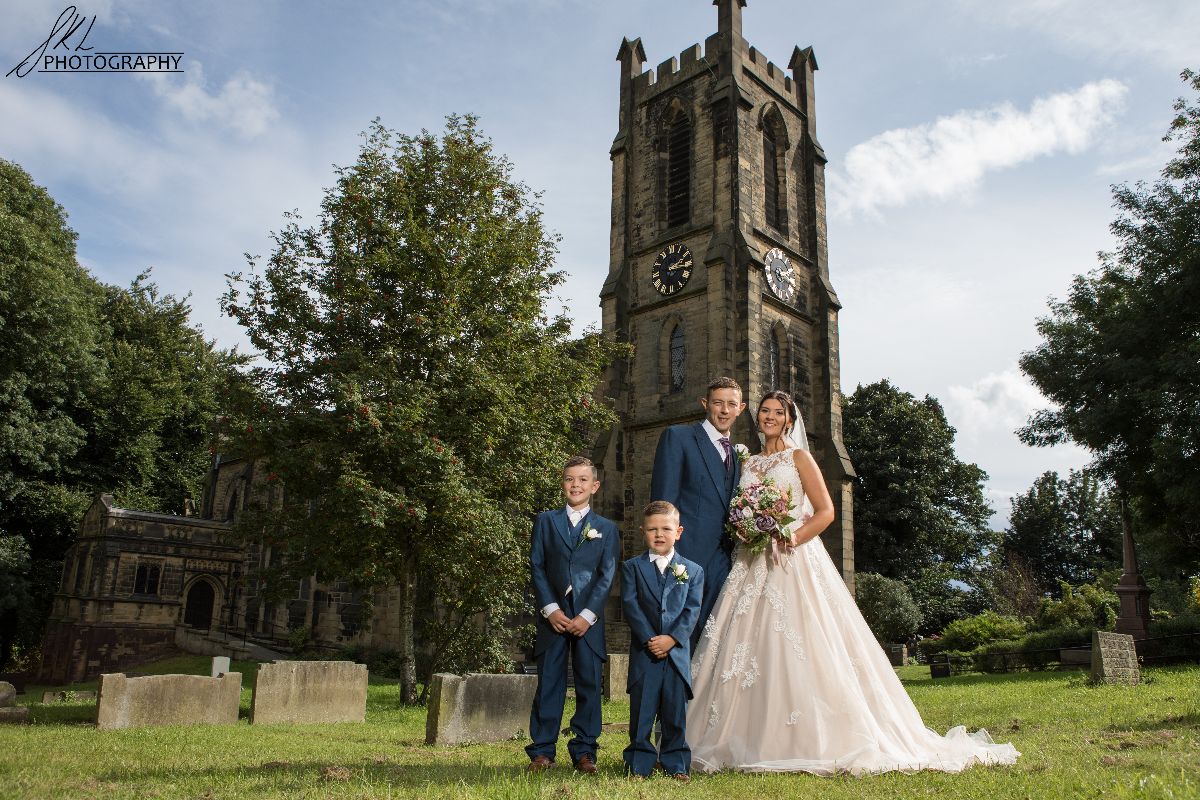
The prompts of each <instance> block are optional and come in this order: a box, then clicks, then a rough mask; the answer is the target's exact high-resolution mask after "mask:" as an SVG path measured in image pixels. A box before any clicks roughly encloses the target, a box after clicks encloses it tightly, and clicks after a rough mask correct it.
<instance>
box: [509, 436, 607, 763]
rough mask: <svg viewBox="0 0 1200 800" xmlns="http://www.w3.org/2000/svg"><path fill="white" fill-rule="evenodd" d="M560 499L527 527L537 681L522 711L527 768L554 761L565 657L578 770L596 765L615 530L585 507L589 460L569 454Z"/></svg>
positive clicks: (570, 748)
mask: <svg viewBox="0 0 1200 800" xmlns="http://www.w3.org/2000/svg"><path fill="white" fill-rule="evenodd" d="M562 487H563V495H564V496H565V497H566V501H567V503H566V506H565V507H563V508H557V509H554V510H552V511H543V512H542V513H541V514H539V515H538V518H537V522H535V523H534V526H533V546H532V548H531V550H530V556H529V561H530V569H531V572H532V577H533V591H534V595H535V597H536V598H537V600H536V602H537V610H538V617H539V618H538V620H537V640H536V641H535V643H534V655H535V656H536V658H537V668H538V686H537V694H535V695H534V698H533V708H532V709H531V710H530V712H529V735H530V738H532V739H533V741H532V743H530V744H529V746H528V747H526V748H525V752H526V753H528V754H529V766H528V767H527V769H528V771H529V772H541V771H542V770H544V769H546V768H548V767H551V766H553V765H554V757H555V750H556V748H557V745H558V731H559V728H560V727H561V726H562V715H563V703H564V702H565V701H566V696H567V657H568V655H569V656H570V660H571V666H572V669H573V671H574V673H575V716H573V717H571V731H572V733H573V734H574V736H573V737H572V738H571V740H570V742H568V743H567V752H568V753H570V755H571V762H572V763H573V764H574V765H575V769H577V770H579V771H580V772H585V773H594V772H595V771H596V739H597V738H598V737H599V736H600V725H601V718H600V703H601V676H602V672H603V669H604V661H605V660H606V659H607V658H608V652H607V650H606V649H605V645H604V606H605V604H606V603H607V602H608V592H609V589H610V588H612V582H613V576H614V574H615V573H616V571H617V558H618V553H619V552H620V548H621V541H620V538H621V534H620V532H619V531H618V530H617V526H616V524H615V523H613V522H612V521H611V520H607V519H605V518H604V517H602V516H600V515H599V514H597V513H595V512H593V511H592V510H591V502H592V495H594V494H596V492H597V491H598V490H599V489H600V480H599V473H598V472H597V470H596V467H595V466H593V464H592V462H591V461H589V460H588V459H586V458H583V457H582V456H576V457H574V458H572V459H571V460H570V461H568V462H567V464H566V466H565V467H564V468H563V477H562Z"/></svg>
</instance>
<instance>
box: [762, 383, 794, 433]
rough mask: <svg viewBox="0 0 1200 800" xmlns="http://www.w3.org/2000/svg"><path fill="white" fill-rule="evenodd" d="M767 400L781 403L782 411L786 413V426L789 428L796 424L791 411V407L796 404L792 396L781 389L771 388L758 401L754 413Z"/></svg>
mask: <svg viewBox="0 0 1200 800" xmlns="http://www.w3.org/2000/svg"><path fill="white" fill-rule="evenodd" d="M768 400H778V401H779V402H781V403H783V411H784V413H785V414H786V415H787V428H788V429H789V430H790V429H791V428H792V426H793V425H795V424H796V417H795V414H794V413H793V411H792V409H794V408H795V407H796V404H795V403H794V402H792V396H791V395H790V394H788V393H787V392H785V391H784V390H783V389H772V390H771V391H769V392H767V393H766V394H764V395H763V398H762V400H759V401H758V411H756V412H755V414H756V415H757V414H758V412H760V411H762V407H763V403H765V402H767V401H768Z"/></svg>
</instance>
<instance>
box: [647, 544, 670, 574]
mask: <svg viewBox="0 0 1200 800" xmlns="http://www.w3.org/2000/svg"><path fill="white" fill-rule="evenodd" d="M646 555H647V556H648V557H649V558H650V560H651V561H653V562H654V566H655V567H657V568H658V571H659V573H660V574H661V573H662V572H664V571H666V569H667V565H668V564H670V563H671V562H672V561H674V560H675V548H674V547H672V548H671V551H670V552H668V553H665V554H663V555H659V554H658V553H656V552H654V551H653V550H647V551H646ZM660 558H665V559H666V560H665V561H659V559H660Z"/></svg>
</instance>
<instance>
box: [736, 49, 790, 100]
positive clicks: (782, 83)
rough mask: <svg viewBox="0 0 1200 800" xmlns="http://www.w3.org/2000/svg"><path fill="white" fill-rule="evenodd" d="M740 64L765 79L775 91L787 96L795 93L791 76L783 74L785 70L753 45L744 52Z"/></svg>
mask: <svg viewBox="0 0 1200 800" xmlns="http://www.w3.org/2000/svg"><path fill="white" fill-rule="evenodd" d="M742 66H743V68H744V69H747V70H749V71H750V72H752V73H754V74H755V75H756V76H758V77H759V78H761V79H762V80H764V81H766V82H767V84H769V85H770V86H772V87H774V88H775V90H776V91H778V92H780V93H782V94H784V95H787V96H789V97H792V96H794V95H795V81H793V80H792V77H791V76H790V75H787V74H785V72H786V71H785V70H784V69H782V68H781V67H778V66H776V65H775V62H773V61H768V60H767V58H766V56H764V55H763V54H762V53H760V52H758V50H756V49H754V48H753V47H751V48H750V49H749V51H748V52H747V53H746V59H745V60H744V61H743V62H742Z"/></svg>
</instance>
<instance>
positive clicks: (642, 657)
mask: <svg viewBox="0 0 1200 800" xmlns="http://www.w3.org/2000/svg"><path fill="white" fill-rule="evenodd" d="M675 564H682V565H683V566H684V567H686V568H687V573H688V579H687V580H686V581H683V582H682V583H680V582H679V581H678V580H676V578H675V576H674V575H672V574H671V567H667V575H666V581H664V582H663V583H662V584H661V589H660V584H659V580H658V567H656V566H654V562H652V561H651V560H650V558H649V557H648V555H647V554H646V553H642V554H641V555H639V556H636V557H634V558H631V559H629V560H628V561H626V562H625V563H623V564H622V565H621V604H622V606H623V608H624V610H625V621H626V622H627V623H628V624H629V634H630V637H631V642H630V647H629V650H630V652H629V681H628V686H629V691H630V692H632V691H633V690H634V689H635V688H636V687H637V685H638V683H639V682H640V681H641V680H642V678H643V676H644V675H645V674H646V670H647V669H649V668H650V666H651V665H652V664H655V663H657V662H658V659H656V658H655V657H654V656H652V655H650V651H649V650H647V649H646V642H648V641H650V640H651V639H652V638H654V637H655V636H658V635H660V634H664V633H665V634H667V635H668V636H670V637H671V638H673V639H674V640H675V641H676V642H677V644H676V645H675V646H674V647H672V648H671V649H670V650H669V651H667V660H668V661H669V662H670V663H671V666H673V667H674V668H675V670H676V671H677V672H678V673H679V676H680V677H681V678H683V682H684V684H686V685H687V690H688V697H691V696H692V645H691V641H692V629H693V628H695V627H696V622H697V620H698V619H699V617H700V601H701V599H702V597H703V595H704V568H703V567H701V566H700V565H699V564H697V563H696V562H694V561H689V560H688V559H686V558H684V557H683V556H681V555H679V551H678V550H676V551H675V557H674V558H672V559H671V565H672V566H674V565H675Z"/></svg>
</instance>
